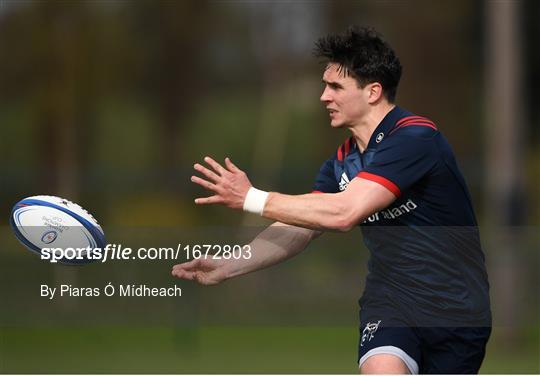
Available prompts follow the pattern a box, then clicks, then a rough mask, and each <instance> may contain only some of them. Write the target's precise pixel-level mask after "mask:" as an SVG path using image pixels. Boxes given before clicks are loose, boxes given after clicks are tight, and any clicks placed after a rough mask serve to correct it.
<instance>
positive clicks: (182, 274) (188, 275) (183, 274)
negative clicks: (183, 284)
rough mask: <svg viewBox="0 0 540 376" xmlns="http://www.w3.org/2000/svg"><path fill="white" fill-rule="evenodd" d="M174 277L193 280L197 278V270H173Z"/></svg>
mask: <svg viewBox="0 0 540 376" xmlns="http://www.w3.org/2000/svg"><path fill="white" fill-rule="evenodd" d="M171 274H172V275H173V276H174V277H176V278H180V279H185V280H188V281H193V279H194V278H195V272H188V271H186V270H173V271H172V273H171Z"/></svg>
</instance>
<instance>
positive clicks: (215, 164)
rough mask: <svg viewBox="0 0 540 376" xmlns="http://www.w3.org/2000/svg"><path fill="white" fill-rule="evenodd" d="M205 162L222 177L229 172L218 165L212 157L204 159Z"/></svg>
mask: <svg viewBox="0 0 540 376" xmlns="http://www.w3.org/2000/svg"><path fill="white" fill-rule="evenodd" d="M204 161H205V162H206V163H208V164H209V165H210V166H211V167H212V168H213V169H214V170H215V171H216V172H217V173H218V174H220V175H223V173H224V172H227V170H225V169H224V168H223V166H221V165H220V164H219V163H217V162H216V161H214V160H213V159H212V158H210V157H204Z"/></svg>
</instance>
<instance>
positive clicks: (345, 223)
mask: <svg viewBox="0 0 540 376" xmlns="http://www.w3.org/2000/svg"><path fill="white" fill-rule="evenodd" d="M354 226H356V223H355V222H353V221H351V220H349V219H347V218H344V219H342V220H339V221H338V222H337V223H336V226H335V228H334V230H336V231H339V232H349V231H351V230H352V229H353V228H354Z"/></svg>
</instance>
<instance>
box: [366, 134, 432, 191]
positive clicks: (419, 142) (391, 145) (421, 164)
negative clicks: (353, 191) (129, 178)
mask: <svg viewBox="0 0 540 376" xmlns="http://www.w3.org/2000/svg"><path fill="white" fill-rule="evenodd" d="M435 150H436V149H435V147H434V146H433V141H432V139H431V138H423V137H418V136H409V135H408V136H402V135H395V136H393V137H389V138H388V139H386V140H385V141H384V143H383V144H381V145H380V146H379V148H378V149H377V151H376V152H375V154H374V156H373V159H372V160H371V162H370V163H369V165H368V166H367V167H366V168H365V169H364V170H363V171H361V172H360V173H358V175H357V176H358V177H360V178H363V179H368V180H372V181H374V182H376V183H379V184H381V185H383V186H385V187H386V188H387V189H388V190H389V191H391V192H392V193H393V194H394V195H395V196H396V197H399V196H401V193H402V192H403V191H406V190H407V189H409V188H410V187H411V186H413V185H414V184H415V183H416V182H418V181H419V180H420V179H422V178H423V177H424V176H425V175H426V174H428V173H429V172H430V171H431V170H432V169H433V167H434V166H435V164H436V162H437V157H436V152H435Z"/></svg>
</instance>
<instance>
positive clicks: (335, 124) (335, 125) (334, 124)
mask: <svg viewBox="0 0 540 376" xmlns="http://www.w3.org/2000/svg"><path fill="white" fill-rule="evenodd" d="M330 127H332V128H342V127H343V122H337V121H331V122H330Z"/></svg>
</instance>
